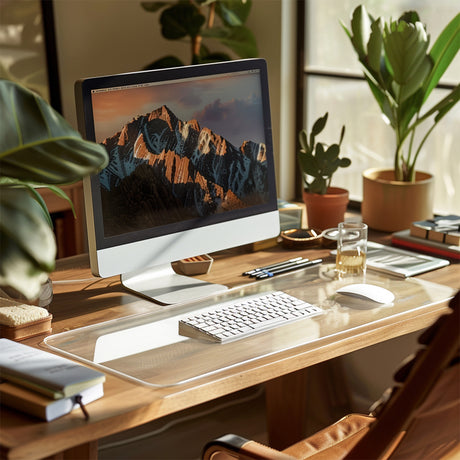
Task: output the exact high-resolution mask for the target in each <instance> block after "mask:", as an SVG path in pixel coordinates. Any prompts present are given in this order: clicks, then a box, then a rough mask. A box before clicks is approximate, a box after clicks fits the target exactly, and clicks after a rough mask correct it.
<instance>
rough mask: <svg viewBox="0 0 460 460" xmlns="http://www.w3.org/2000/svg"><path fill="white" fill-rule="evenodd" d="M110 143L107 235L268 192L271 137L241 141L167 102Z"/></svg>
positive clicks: (250, 201)
mask: <svg viewBox="0 0 460 460" xmlns="http://www.w3.org/2000/svg"><path fill="white" fill-rule="evenodd" d="M103 145H104V146H105V147H106V149H107V151H108V153H109V158H110V160H109V164H108V166H107V167H106V168H105V169H104V170H103V171H102V172H101V173H100V174H99V179H100V184H101V193H102V203H103V206H104V214H107V216H106V215H105V216H104V228H105V233H106V236H107V235H111V234H120V233H125V232H128V231H131V230H134V229H136V230H138V229H139V226H140V228H150V227H152V226H157V225H164V224H167V223H173V222H178V221H182V220H187V219H191V218H197V217H205V216H208V215H211V214H216V213H219V212H224V211H226V210H234V209H241V208H244V207H247V206H252V205H257V204H261V203H264V202H266V200H267V199H268V196H267V194H268V189H267V179H266V175H267V164H266V147H265V144H263V143H256V142H253V141H251V140H245V141H244V142H243V143H242V145H241V146H240V147H239V148H238V147H235V146H234V145H232V144H231V143H230V142H228V141H227V140H226V139H225V138H224V137H222V136H220V135H219V134H218V133H215V132H213V131H212V130H210V129H209V128H207V127H201V126H200V124H199V123H198V121H197V120H195V119H192V120H189V121H182V120H180V119H179V118H178V117H177V116H176V115H175V114H174V113H173V112H172V111H171V110H170V109H169V108H168V107H167V106H165V105H163V106H161V107H159V108H157V109H155V110H153V111H152V112H151V113H148V114H146V115H141V116H138V117H136V118H134V119H133V120H131V121H130V122H128V123H126V124H125V125H124V126H123V128H122V130H121V131H120V132H118V133H116V134H115V135H113V136H111V137H108V138H107V139H105V140H104V141H103Z"/></svg>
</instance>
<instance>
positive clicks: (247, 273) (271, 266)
mask: <svg viewBox="0 0 460 460" xmlns="http://www.w3.org/2000/svg"><path fill="white" fill-rule="evenodd" d="M302 259H303V258H302V257H295V258H294V259H289V260H285V261H283V262H277V263H276V264H271V265H266V266H265V267H259V268H254V269H253V270H249V271H247V272H244V273H243V275H244V276H252V275H254V274H256V273H258V272H260V271H262V270H271V269H275V268H279V267H281V266H282V265H287V264H291V263H293V262H297V261H299V260H302ZM303 260H308V259H303Z"/></svg>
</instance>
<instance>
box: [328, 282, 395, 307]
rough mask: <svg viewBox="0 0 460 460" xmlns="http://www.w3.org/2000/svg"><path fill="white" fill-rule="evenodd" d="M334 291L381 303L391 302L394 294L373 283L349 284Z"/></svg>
mask: <svg viewBox="0 0 460 460" xmlns="http://www.w3.org/2000/svg"><path fill="white" fill-rule="evenodd" d="M336 292H337V293H338V294H342V295H350V296H353V297H359V298H361V299H368V300H371V301H373V302H377V303H383V304H385V303H391V302H393V300H394V299H395V295H394V294H393V293H392V292H391V291H389V290H388V289H385V288H383V287H381V286H376V285H375V284H366V283H358V284H349V285H347V286H343V287H341V288H340V289H337V291H336Z"/></svg>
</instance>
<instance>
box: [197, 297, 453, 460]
mask: <svg viewBox="0 0 460 460" xmlns="http://www.w3.org/2000/svg"><path fill="white" fill-rule="evenodd" d="M450 307H451V311H450V312H449V313H448V314H446V315H443V316H441V317H440V318H439V319H438V320H437V321H436V322H435V323H434V324H433V325H432V326H431V327H430V328H428V329H427V330H426V331H425V332H424V333H423V334H422V335H421V336H420V337H419V342H420V344H421V345H422V347H421V348H420V349H419V350H418V351H417V353H416V354H415V355H413V356H411V357H410V358H409V359H408V360H407V361H406V362H404V363H403V365H402V366H401V367H400V368H399V369H398V371H397V372H396V374H395V376H394V378H395V382H396V383H395V386H394V387H392V388H391V389H389V390H387V392H385V394H384V395H383V396H382V398H381V399H380V400H379V401H378V402H377V403H376V404H375V405H374V409H373V410H372V412H371V414H369V415H362V414H350V415H347V416H345V417H343V418H342V419H340V420H339V421H337V422H336V423H334V424H333V425H330V426H328V427H326V428H324V429H323V430H321V431H319V432H318V433H315V434H314V435H312V436H310V437H308V438H306V439H304V440H302V441H300V442H298V443H296V444H294V445H292V446H290V447H288V448H287V449H285V450H283V451H282V452H281V451H277V450H274V449H271V448H269V447H267V446H264V445H262V444H259V443H257V442H255V441H251V440H247V439H245V438H242V437H239V436H236V435H226V436H223V437H221V438H219V439H217V440H214V441H211V442H210V443H208V444H207V445H206V446H205V448H204V451H203V459H204V460H226V459H242V460H249V459H250V460H262V459H270V460H277V459H279V460H286V459H291V460H292V459H297V460H298V459H309V460H336V459H360V460H363V459H392V460H396V459H398V460H408V459H430V460H431V459H443V460H446V459H454V458H458V459H460V364H459V361H460V360H459V348H460V291H459V292H458V293H457V295H456V296H455V297H454V298H453V299H452V300H451V302H450Z"/></svg>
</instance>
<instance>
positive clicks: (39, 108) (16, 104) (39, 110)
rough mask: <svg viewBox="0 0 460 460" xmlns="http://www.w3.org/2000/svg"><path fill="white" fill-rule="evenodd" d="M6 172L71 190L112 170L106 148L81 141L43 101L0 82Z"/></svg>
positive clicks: (1, 158)
mask: <svg viewBox="0 0 460 460" xmlns="http://www.w3.org/2000/svg"><path fill="white" fill-rule="evenodd" d="M0 108H1V111H2V113H5V114H10V115H11V116H7V117H2V123H1V124H0V145H1V148H2V151H1V153H0V171H1V174H2V176H7V177H13V178H16V179H19V180H22V181H28V182H35V183H41V184H42V183H46V184H55V185H58V184H67V183H71V182H75V181H77V180H80V179H81V178H82V177H84V176H86V175H88V174H91V173H93V172H95V171H96V170H97V169H98V168H102V167H103V166H105V165H106V163H107V160H108V157H107V152H106V150H105V148H104V147H103V146H102V145H99V144H96V143H94V142H88V141H85V140H83V139H82V138H81V136H80V134H79V133H78V132H77V131H75V130H74V129H73V128H72V127H71V126H70V125H69V124H68V123H67V121H66V120H65V119H64V118H63V117H62V116H61V115H60V114H58V113H57V112H56V111H55V110H54V109H52V107H51V106H49V105H48V104H47V103H46V102H45V101H44V100H43V99H42V98H41V97H39V96H38V95H36V94H35V93H32V92H31V91H29V90H27V89H25V88H23V87H22V86H20V85H18V84H16V83H13V82H11V81H7V80H2V81H0Z"/></svg>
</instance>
